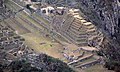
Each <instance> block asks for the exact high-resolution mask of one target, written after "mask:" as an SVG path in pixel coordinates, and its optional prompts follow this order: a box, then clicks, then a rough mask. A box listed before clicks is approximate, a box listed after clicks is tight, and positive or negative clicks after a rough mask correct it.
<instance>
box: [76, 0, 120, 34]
mask: <svg viewBox="0 0 120 72" xmlns="http://www.w3.org/2000/svg"><path fill="white" fill-rule="evenodd" d="M77 1H78V3H79V8H80V9H81V11H83V13H84V14H85V15H86V16H87V17H88V18H89V19H90V20H91V21H92V22H94V23H95V24H96V25H98V27H99V28H101V29H102V30H104V31H106V33H108V34H109V35H111V36H112V35H115V33H117V32H118V15H119V14H118V7H119V6H118V3H119V1H117V0H77Z"/></svg>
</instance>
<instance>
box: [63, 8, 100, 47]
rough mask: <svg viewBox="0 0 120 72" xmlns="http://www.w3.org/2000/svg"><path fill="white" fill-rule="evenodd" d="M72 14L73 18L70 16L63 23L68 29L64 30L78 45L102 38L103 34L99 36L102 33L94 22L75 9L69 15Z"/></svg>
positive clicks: (85, 44) (67, 36) (69, 38)
mask: <svg viewBox="0 0 120 72" xmlns="http://www.w3.org/2000/svg"><path fill="white" fill-rule="evenodd" d="M70 14H71V17H72V18H71V19H73V20H70V19H69V17H68V18H67V19H66V20H67V22H65V23H64V25H63V29H64V28H65V29H66V31H63V32H64V33H65V34H64V36H65V37H66V38H67V39H68V40H70V41H71V42H72V43H74V44H76V45H78V46H87V45H88V42H89V40H93V39H95V40H96V41H100V40H101V37H102V35H101V36H98V35H99V34H100V33H99V32H98V30H97V29H96V27H95V25H94V24H92V23H91V22H89V21H87V20H85V19H84V18H83V17H82V16H80V14H79V12H75V11H74V9H73V10H72V12H70V13H69V15H70ZM68 19H69V20H68ZM71 21H73V22H71ZM69 22H70V23H69ZM66 27H67V28H66Z"/></svg>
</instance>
